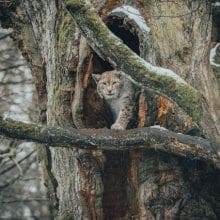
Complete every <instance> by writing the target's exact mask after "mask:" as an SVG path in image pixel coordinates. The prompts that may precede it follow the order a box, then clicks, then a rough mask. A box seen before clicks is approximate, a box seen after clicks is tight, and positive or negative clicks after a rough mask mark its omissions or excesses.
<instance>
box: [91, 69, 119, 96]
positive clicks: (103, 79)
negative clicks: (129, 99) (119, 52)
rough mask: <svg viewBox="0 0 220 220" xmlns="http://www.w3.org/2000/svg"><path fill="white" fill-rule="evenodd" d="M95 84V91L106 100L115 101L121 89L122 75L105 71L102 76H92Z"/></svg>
mask: <svg viewBox="0 0 220 220" xmlns="http://www.w3.org/2000/svg"><path fill="white" fill-rule="evenodd" d="M92 76H93V78H94V79H95V81H96V83H97V91H98V94H99V96H100V97H101V98H104V99H106V100H111V99H117V98H118V97H119V96H120V92H121V88H122V87H123V80H122V75H120V74H118V73H117V71H115V70H113V71H106V72H104V73H102V75H98V74H92Z"/></svg>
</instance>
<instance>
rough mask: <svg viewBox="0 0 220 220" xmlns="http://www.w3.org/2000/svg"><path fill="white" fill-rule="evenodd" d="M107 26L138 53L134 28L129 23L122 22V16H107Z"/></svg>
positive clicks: (137, 40)
mask: <svg viewBox="0 0 220 220" xmlns="http://www.w3.org/2000/svg"><path fill="white" fill-rule="evenodd" d="M106 25H107V26H108V28H109V29H110V30H111V31H112V32H113V33H114V34H115V35H116V36H117V37H119V38H120V39H121V40H122V41H123V42H124V44H126V45H127V46H128V47H129V48H130V49H131V50H133V51H134V52H135V53H136V54H137V55H140V49H139V45H140V43H139V38H138V36H137V34H136V32H135V28H134V27H132V25H131V24H129V23H126V24H125V22H124V18H119V17H116V16H109V17H108V18H107V19H106Z"/></svg>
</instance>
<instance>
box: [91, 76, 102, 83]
mask: <svg viewBox="0 0 220 220" xmlns="http://www.w3.org/2000/svg"><path fill="white" fill-rule="evenodd" d="M92 78H93V79H94V80H95V82H96V83H98V82H99V80H100V78H101V75H100V74H92Z"/></svg>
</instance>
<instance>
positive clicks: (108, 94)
mask: <svg viewBox="0 0 220 220" xmlns="http://www.w3.org/2000/svg"><path fill="white" fill-rule="evenodd" d="M92 76H93V78H94V80H95V82H96V83H97V92H98V94H99V96H100V97H101V98H103V99H105V100H106V102H107V104H108V105H109V107H110V109H111V111H112V113H113V119H114V124H113V125H112V126H111V129H117V130H125V129H126V127H127V125H128V123H129V121H130V119H131V118H132V115H133V109H134V100H135V89H134V85H133V84H132V83H131V82H130V80H128V79H127V78H126V77H125V74H123V72H121V71H117V70H112V71H106V72H104V73H102V74H101V75H99V74H92Z"/></svg>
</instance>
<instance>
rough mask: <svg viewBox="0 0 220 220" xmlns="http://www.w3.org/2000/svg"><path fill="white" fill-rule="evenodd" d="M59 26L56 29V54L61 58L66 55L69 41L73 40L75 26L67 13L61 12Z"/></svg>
mask: <svg viewBox="0 0 220 220" xmlns="http://www.w3.org/2000/svg"><path fill="white" fill-rule="evenodd" d="M59 20H60V22H61V23H60V24H59V27H58V42H57V44H58V45H57V48H58V54H59V56H60V57H62V55H63V54H65V53H66V49H67V47H68V42H69V39H74V33H75V24H74V22H73V20H72V18H71V16H70V15H69V14H68V13H65V12H63V14H62V15H61V18H60V19H59Z"/></svg>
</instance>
